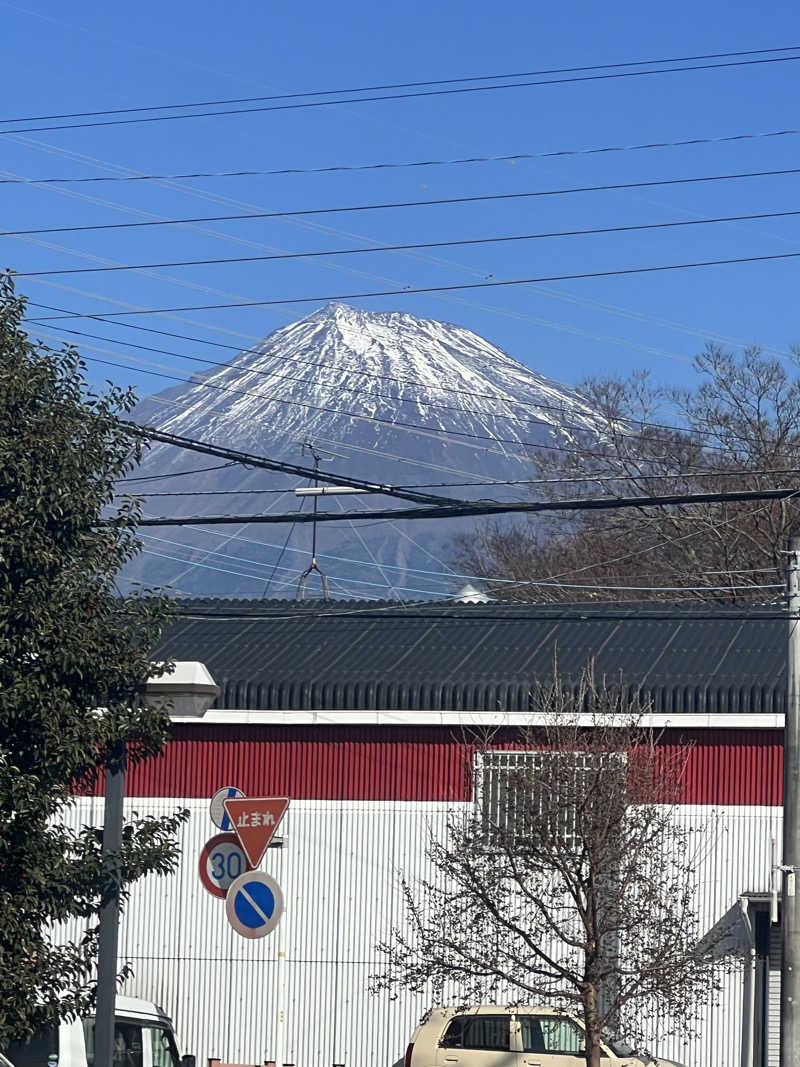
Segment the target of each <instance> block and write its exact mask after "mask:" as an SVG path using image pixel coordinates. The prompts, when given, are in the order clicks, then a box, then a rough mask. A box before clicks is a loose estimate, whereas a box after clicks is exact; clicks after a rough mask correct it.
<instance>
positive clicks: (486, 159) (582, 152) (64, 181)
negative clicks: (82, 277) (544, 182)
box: [0, 129, 800, 185]
mask: <svg viewBox="0 0 800 1067" xmlns="http://www.w3.org/2000/svg"><path fill="white" fill-rule="evenodd" d="M798 134H800V130H795V129H786V130H768V131H765V132H763V133H761V132H759V133H733V134H726V135H723V136H720V137H690V138H687V139H685V140H682V141H650V142H647V143H646V144H630V145H604V146H602V147H600V148H561V149H553V150H552V151H550V152H515V153H513V154H511V155H505V156H502V155H498V156H464V157H461V158H458V159H419V160H409V161H399V162H390V161H382V162H378V163H351V164H346V163H343V164H334V165H331V166H327V167H281V168H279V169H277V170H211V171H208V170H206V171H189V172H187V173H185V174H104V175H93V176H92V177H83V178H75V177H69V178H67V177H57V178H52V177H44V178H0V185H82V184H89V183H93V184H96V183H99V182H161V181H180V180H186V179H196V178H204V179H207V178H271V177H280V176H284V175H295V174H340V173H348V172H352V171H370V170H405V169H409V168H412V167H454V166H460V165H467V164H474V163H523V162H525V161H526V160H533V159H559V158H566V157H571V156H593V155H601V154H610V153H616V152H643V151H652V150H654V149H664V148H690V147H694V146H695V145H711V144H730V143H733V142H738V141H757V140H765V139H768V138H773V137H796V136H797V135H798Z"/></svg>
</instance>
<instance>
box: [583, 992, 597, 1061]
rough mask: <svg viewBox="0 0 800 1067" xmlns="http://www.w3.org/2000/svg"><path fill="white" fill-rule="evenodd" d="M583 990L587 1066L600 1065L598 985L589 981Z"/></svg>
mask: <svg viewBox="0 0 800 1067" xmlns="http://www.w3.org/2000/svg"><path fill="white" fill-rule="evenodd" d="M581 992H582V998H583V1020H584V1023H585V1025H586V1067H600V1052H601V1049H600V1019H599V1017H598V1013H597V987H596V986H595V985H594V984H593V983H592V982H589V983H587V984H586V985H585V986H584V987H583V990H582V991H581Z"/></svg>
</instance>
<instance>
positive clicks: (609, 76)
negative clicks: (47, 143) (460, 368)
mask: <svg viewBox="0 0 800 1067" xmlns="http://www.w3.org/2000/svg"><path fill="white" fill-rule="evenodd" d="M797 60H800V56H773V57H771V58H764V59H734V60H727V61H725V62H723V63H697V64H693V65H690V66H681V67H675V66H673V67H656V68H653V69H650V70H629V71H618V72H615V73H606V74H580V75H577V76H570V77H560V78H546V79H540V80H538V81H516V82H501V83H497V84H494V85H473V86H461V87H457V88H449V89H422V90H415V91H413V92H408V93H399V92H397V93H380V94H379V95H376V96H348V97H340V98H339V99H337V100H303V101H300V102H295V103H279V104H264V105H261V106H259V107H237V108H223V109H221V110H213V111H191V112H185V113H183V114H178V115H142V116H140V117H137V118H124V119H101V120H100V121H98V122H69V123H60V124H57V125H55V126H22V127H19V126H15V127H13V128H11V129H8V130H0V136H3V135H4V134H17V133H45V132H48V133H50V132H53V131H55V130H83V129H95V128H97V127H101V126H134V125H143V124H145V123H151V122H177V121H181V120H184V119H200V118H221V117H225V116H230V115H254V114H264V113H266V112H271V111H298V110H306V109H311V108H324V107H339V106H341V105H342V104H367V103H377V102H383V101H387V100H412V99H419V98H422V97H434V96H462V95H464V94H467V93H488V92H498V91H499V90H504V89H532V88H537V87H541V86H552V85H567V84H571V83H579V82H596V81H616V80H620V79H628V78H644V77H650V76H653V75H661V74H685V73H691V72H697V71H707V70H728V69H731V68H734V67H754V66H763V65H765V64H772V63H792V62H796V61H797ZM166 106H169V105H166ZM178 106H181V105H178ZM133 110H135V111H142V110H144V109H143V108H134V109H133ZM97 114H102V112H97ZM5 121H6V122H13V121H17V120H14V119H7V120H5ZM20 121H24V120H20Z"/></svg>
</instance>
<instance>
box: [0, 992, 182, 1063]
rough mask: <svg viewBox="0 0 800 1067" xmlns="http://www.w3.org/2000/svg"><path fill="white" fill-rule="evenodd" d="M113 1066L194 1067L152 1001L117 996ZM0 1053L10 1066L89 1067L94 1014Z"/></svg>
mask: <svg viewBox="0 0 800 1067" xmlns="http://www.w3.org/2000/svg"><path fill="white" fill-rule="evenodd" d="M116 1004H117V1008H116V1017H115V1023H114V1067H195V1061H194V1056H183V1057H181V1056H179V1055H178V1047H177V1044H176V1042H175V1032H174V1030H173V1028H172V1020H171V1019H170V1017H169V1016H168V1015H167V1013H166V1012H165V1011H164V1010H163V1009H162V1008H159V1007H158V1005H157V1004H153V1003H151V1002H150V1001H149V1000H138V999H137V998H135V997H121V996H118V997H117V1000H116ZM5 1053H6V1055H7V1057H8V1059H9V1060H10V1061H11V1062H12V1063H13V1064H14V1067H94V1018H89V1019H74V1020H73V1021H72V1022H62V1023H60V1024H59V1025H58V1026H53V1027H49V1028H48V1029H46V1030H41V1031H40V1032H39V1033H37V1034H34V1036H33V1037H32V1038H31V1039H30V1040H29V1041H25V1042H15V1043H14V1044H13V1045H10V1046H9V1047H8V1048H7V1049H6V1050H5Z"/></svg>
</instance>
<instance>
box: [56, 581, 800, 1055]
mask: <svg viewBox="0 0 800 1067" xmlns="http://www.w3.org/2000/svg"><path fill="white" fill-rule="evenodd" d="M181 611H182V616H181V618H180V619H179V620H178V621H177V622H176V623H175V624H173V625H172V626H171V628H170V629H169V631H168V632H167V633H166V635H165V637H164V639H163V641H162V643H161V645H160V646H159V648H158V649H157V650H156V652H157V654H159V655H164V656H169V657H171V658H173V659H177V660H199V661H201V662H203V663H204V664H205V665H206V667H207V668H208V669H209V671H210V672H211V674H212V675H213V677H214V679H215V681H216V682H217V684H218V685H219V686H220V695H219V698H218V699H217V701H216V704H215V706H214V707H213V708H212V709H211V710H210V711H208V712H207V713H206V714H205V715H203V716H201V717H188V716H187V717H180V716H176V717H175V723H174V737H173V740H172V742H171V743H170V745H169V746H168V748H167V750H166V752H165V754H164V755H163V756H162V757H161V758H160V759H159V760H157V761H154V762H151V763H149V764H146V765H143V766H140V767H137V768H135V769H134V770H133V771H132V772H131V773H130V774H129V776H128V782H127V800H126V805H127V808H128V810H129V811H130V810H136V811H138V812H141V813H150V812H152V813H159V812H166V811H171V810H174V808H175V807H187V808H189V809H190V811H191V818H190V820H189V822H188V823H187V824H186V826H185V828H184V831H183V838H182V846H183V859H182V864H181V868H180V871H179V873H178V875H177V876H176V877H174V878H169V879H163V880H159V879H149V880H148V881H147V882H146V883H143V884H142V885H140V886H137V887H136V889H135V890H134V892H133V895H132V897H131V900H130V903H129V905H128V908H127V914H126V917H125V919H124V921H123V928H122V933H121V942H120V952H121V955H122V956H123V957H124V959H125V960H127V961H129V962H130V963H131V964H132V966H133V969H134V977H133V978H132V979H131V980H130V981H129V982H128V983H127V986H126V988H125V992H127V993H130V994H133V995H138V996H145V997H147V998H149V999H154V1000H157V1001H159V1002H160V1003H162V1004H163V1006H164V1007H165V1008H166V1009H167V1010H168V1011H169V1012H170V1014H171V1015H172V1016H173V1018H174V1019H175V1022H176V1028H177V1031H178V1034H179V1037H180V1039H181V1041H182V1045H183V1047H184V1048H185V1049H187V1050H188V1051H193V1052H195V1053H196V1054H197V1055H198V1063H199V1064H203V1063H204V1062H205V1059H206V1057H209V1056H219V1057H221V1058H222V1059H223V1060H229V1061H235V1062H241V1063H259V1062H262V1061H263V1060H266V1059H276V1060H277V1061H278V1063H279V1064H280V1063H286V1064H296V1065H298V1067H332V1065H335V1064H343V1065H345V1067H362V1065H363V1067H389V1065H390V1064H392V1063H394V1062H395V1061H396V1060H397V1059H398V1058H399V1057H401V1056H402V1053H403V1051H404V1048H405V1045H406V1042H407V1039H408V1036H409V1034H410V1032H411V1030H412V1029H413V1026H414V1024H415V1022H416V1020H417V1018H418V1017H419V1015H420V1014H421V1012H422V1011H423V1010H424V1009H425V1008H426V1007H427V1004H426V1003H425V1002H424V1001H422V1000H420V999H418V998H412V997H406V998H401V999H400V1000H398V1001H394V1002H391V1001H389V1000H388V998H387V997H385V996H372V995H370V994H369V992H368V990H367V986H368V979H369V976H370V974H371V973H373V972H374V971H375V970H376V969H377V968H378V967H379V966H380V962H379V959H378V958H377V955H376V952H375V943H376V942H377V941H378V940H380V939H381V938H382V937H384V936H385V935H386V934H387V933H388V931H389V929H390V927H391V926H392V925H394V924H396V923H398V922H401V921H402V918H403V908H402V902H401V900H400V896H399V892H398V887H397V882H396V877H395V876H396V872H397V870H398V869H399V868H402V869H403V870H404V871H405V872H406V873H407V874H409V875H411V876H412V877H413V876H415V875H416V876H424V875H425V874H426V873H427V872H426V858H425V844H426V841H427V839H428V836H429V835H430V834H431V833H433V834H436V835H440V836H441V835H443V834H444V832H445V823H446V817H447V814H448V812H449V811H451V810H453V809H454V808H455V807H458V806H466V805H469V804H471V803H472V800H471V795H470V779H469V775H468V774H467V773H466V771H467V769H468V767H469V765H470V761H471V760H472V758H473V752H474V749H473V746H472V744H471V742H470V741H469V729H470V728H472V727H476V726H481V725H486V724H492V725H493V726H496V727H500V728H501V730H502V731H503V732H501V734H500V735H498V737H497V739H496V743H498V744H510V743H512V741H513V736H514V733H513V731H514V728H515V726H516V727H518V726H520V725H528V723H529V722H530V717H531V706H532V704H531V691H532V689H533V688H534V686H535V684H536V682H537V681H539V680H542V679H544V678H547V677H549V676H551V674H552V670H553V664H554V662H556V661H557V663H558V668H559V670H560V672H561V673H562V675H565V676H575V675H577V673H578V672H579V671H580V669H581V668H582V667H583V666H584V665H585V664H586V663H587V661H588V660H589V659H591V658H594V659H595V662H596V669H597V673H598V674H599V675H605V676H606V677H607V678H609V679H614V680H615V681H619V682H620V684H624V685H628V686H630V687H631V688H632V690H633V689H636V690H640V691H642V692H643V693H644V695H645V696H646V697H647V698H648V699H649V700H650V701H651V702H652V709H653V715H654V719H655V721H656V722H657V723H660V724H661V725H664V726H666V727H667V729H666V731H665V734H664V744H666V745H680V744H683V743H685V741H686V740H687V739H689V740H691V741H692V742H693V743H694V748H693V750H692V754H691V763H690V766H689V773H688V775H687V777H686V781H685V790H684V795H683V797H682V803H681V808H680V818H682V819H687V820H690V821H691V824H692V825H695V824H698V825H700V824H702V823H703V819H702V815H703V814H704V813H706V812H709V811H711V810H712V809H713V810H714V811H715V812H716V816H715V819H714V820H713V823H712V824H710V825H712V826H713V839H709V840H706V841H704V842H702V845H703V847H702V850H701V851H702V860H701V878H700V881H701V885H700V902H701V906H702V911H703V918H704V923H705V924H706V928H708V929H710V928H711V927H713V926H714V925H715V923H717V922H719V921H720V920H721V918H722V917H723V916H724V915H725V914H726V913H728V912H729V911H730V909H731V908H736V909H737V910H738V908H739V905H738V898H739V897H740V896H741V895H742V894H749V895H750V906H749V912H750V917H751V920H752V927H753V933H754V938H755V947H756V957H755V966H754V969H753V971H752V974H751V973H750V972H746V976H745V977H743V975H742V974H735V975H733V976H731V977H730V978H729V979H728V980H727V983H728V984H727V988H726V994H725V997H724V999H723V1002H722V1004H721V1006H720V1007H718V1008H716V1009H714V1010H713V1011H709V1013H708V1018H707V1019H706V1020H705V1022H704V1025H703V1027H702V1033H701V1035H700V1036H699V1037H698V1038H697V1039H696V1040H693V1041H691V1042H690V1044H689V1046H688V1048H686V1047H684V1046H682V1045H680V1044H672V1045H669V1044H666V1045H663V1046H660V1047H659V1048H658V1051H659V1052H660V1053H661V1054H662V1055H670V1056H672V1057H673V1058H675V1059H678V1060H682V1061H683V1062H686V1063H691V1064H692V1065H694V1067H717V1065H718V1064H721V1063H725V1064H739V1063H740V1062H742V1060H741V1056H742V1036H741V1035H742V1031H743V1027H744V1029H745V1031H747V1029H748V1028H752V1029H751V1030H750V1032H751V1033H752V1034H753V1037H754V1058H753V1067H769V1065H771V1064H773V1063H777V1058H776V1054H777V1045H776V1041H775V1038H776V1032H775V1023H774V1008H775V1003H776V997H775V991H776V984H775V983H776V967H778V973H777V981H778V982H779V977H780V976H779V944H778V942H777V940H776V936H775V928H770V924H769V915H768V898H767V894H768V891H769V889H770V884H771V883H770V879H771V867H772V865H773V863H774V862H775V856H774V855H773V843H774V842H776V841H777V842H778V843H779V842H780V832H781V811H780V804H781V784H782V729H783V711H784V706H785V660H786V626H787V624H786V622H785V621H784V620H782V619H781V618H780V617H779V612H778V611H777V610H776V609H775V608H764V609H759V608H746V609H736V610H724V609H713V608H709V607H703V608H696V609H692V608H686V607H673V606H651V607H647V608H644V607H637V606H630V605H625V606H619V605H584V606H576V605H571V606H563V607H553V606H535V605H498V604H476V605H464V604H456V605H452V604H451V605H448V606H441V605H431V604H423V605H414V606H404V605H398V604H394V603H392V604H375V603H370V604H354V603H352V602H348V603H339V604H331V603H323V602H320V601H309V602H305V603H299V604H295V603H286V602H257V601H256V602H252V601H244V602H231V601H199V602H193V603H191V604H189V603H185V602H184V603H182V604H181ZM223 785H232V786H238V787H239V788H240V789H242V790H244V792H245V793H247V794H249V795H286V796H289V797H290V798H291V806H290V809H289V812H288V814H287V816H286V819H285V821H284V823H283V825H282V827H281V833H282V834H283V835H284V837H285V842H284V847H283V848H281V849H274V850H273V849H271V850H269V852H268V854H267V857H266V859H265V861H264V863H263V864H262V866H263V867H264V869H266V870H267V871H268V872H269V873H271V874H273V875H274V876H275V877H276V878H277V880H278V882H279V883H280V884H281V886H282V887H283V891H284V894H285V897H286V902H287V907H286V914H285V915H284V918H283V920H282V921H281V923H280V924H279V926H278V928H277V930H276V931H275V932H274V933H273V934H272V935H271V936H270V937H268V938H265V939H263V940H261V941H245V940H244V939H242V938H240V937H238V935H236V934H235V933H234V932H233V931H232V930H231V928H230V927H229V925H228V923H227V922H226V920H225V915H224V903H223V902H222V901H221V900H219V899H216V898H214V897H212V896H211V895H210V894H208V893H207V892H206V891H205V890H204V889H203V887H202V886H201V884H200V881H199V879H198V875H197V861H198V856H199V853H200V850H201V848H202V846H203V844H204V843H205V841H206V840H207V839H208V838H209V837H210V836H212V834H213V833H216V832H217V831H216V829H215V827H214V826H213V824H212V823H211V820H210V818H209V815H208V799H209V797H210V795H211V794H212V793H213V792H214V791H215V790H216V789H217V788H219V787H221V786H223ZM74 818H75V819H76V820H78V821H79V822H81V823H84V822H100V821H102V798H100V797H84V798H80V799H79V800H78V801H77V803H76V807H75V811H74ZM703 832H705V831H703ZM778 862H780V860H779V857H778ZM744 930H745V927H744V924H742V936H743V938H744V936H745V935H744ZM743 943H744V942H743ZM748 986H751V987H752V988H753V990H754V994H753V998H752V1000H750V999H749V993H748ZM751 1004H752V1005H753V1007H752V1009H750V1008H749V1005H751ZM746 1006H748V1007H747V1008H746ZM751 1016H752V1018H751ZM747 1067H750V1065H749V1064H747Z"/></svg>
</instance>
